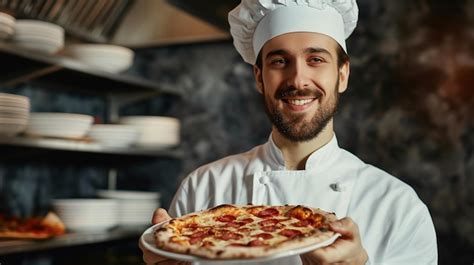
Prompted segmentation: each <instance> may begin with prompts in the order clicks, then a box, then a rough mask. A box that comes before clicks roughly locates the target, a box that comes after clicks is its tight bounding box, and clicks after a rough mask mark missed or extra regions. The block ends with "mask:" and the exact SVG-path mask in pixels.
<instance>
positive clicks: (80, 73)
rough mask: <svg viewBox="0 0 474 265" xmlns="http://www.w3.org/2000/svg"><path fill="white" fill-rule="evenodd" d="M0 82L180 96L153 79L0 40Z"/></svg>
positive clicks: (94, 92) (10, 84)
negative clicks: (107, 70) (36, 51)
mask: <svg viewBox="0 0 474 265" xmlns="http://www.w3.org/2000/svg"><path fill="white" fill-rule="evenodd" d="M0 72H1V73H2V74H1V76H0V86H13V85H17V84H21V83H24V82H28V81H34V82H37V83H40V84H49V85H53V84H55V85H54V86H56V87H58V88H60V89H63V90H65V89H74V90H80V91H83V92H85V93H92V94H101V93H102V94H112V93H113V94H117V93H134V94H137V93H148V94H160V93H164V94H169V95H174V96H181V95H180V93H179V92H177V91H176V90H174V89H172V88H170V87H166V86H162V85H158V84H157V83H156V82H153V81H151V80H146V79H143V78H140V77H136V76H131V75H128V74H126V73H124V74H112V73H108V72H105V71H101V70H100V69H95V68H93V67H90V66H88V65H86V64H84V63H82V62H79V61H76V60H74V59H71V58H67V57H62V56H59V55H47V54H41V53H35V52H32V51H27V50H23V49H20V48H18V47H15V46H13V45H11V44H8V43H1V42H0Z"/></svg>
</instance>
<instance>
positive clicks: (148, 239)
mask: <svg viewBox="0 0 474 265" xmlns="http://www.w3.org/2000/svg"><path fill="white" fill-rule="evenodd" d="M167 222H168V221H164V222H162V223H159V224H156V225H154V226H152V227H149V228H148V229H147V230H145V232H143V234H142V236H141V237H140V242H141V243H142V245H143V247H145V248H146V249H147V250H149V251H151V252H152V253H155V254H157V255H160V256H163V257H167V258H170V259H175V260H181V261H188V262H205V263H215V264H232V263H234V264H235V263H239V264H240V263H253V262H264V261H271V260H274V259H279V258H284V257H289V256H294V255H300V254H303V253H307V252H310V251H313V250H315V249H318V248H322V247H325V246H329V245H331V244H332V243H334V241H336V239H337V238H338V237H340V236H341V235H340V234H335V235H334V236H333V237H331V238H329V239H328V240H326V241H323V242H321V243H319V244H314V245H311V246H307V247H302V248H297V249H291V250H286V251H283V252H280V253H277V254H273V255H269V256H267V257H261V258H255V259H239V260H209V259H205V258H202V257H198V256H193V255H186V254H178V253H174V252H170V251H166V250H162V249H159V248H157V247H156V246H155V239H154V238H153V231H155V229H156V228H158V227H161V226H162V225H164V224H166V223H167Z"/></svg>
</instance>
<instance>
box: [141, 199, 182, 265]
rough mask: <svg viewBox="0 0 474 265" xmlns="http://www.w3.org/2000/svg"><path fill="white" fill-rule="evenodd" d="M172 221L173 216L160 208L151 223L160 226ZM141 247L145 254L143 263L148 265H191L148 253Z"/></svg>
mask: <svg viewBox="0 0 474 265" xmlns="http://www.w3.org/2000/svg"><path fill="white" fill-rule="evenodd" d="M169 219H171V216H169V214H168V212H166V210H165V209H162V208H159V209H156V211H155V212H154V213H153V218H152V219H151V222H152V223H153V224H158V223H161V222H164V221H166V220H169ZM139 247H140V249H141V250H142V252H143V261H144V262H145V263H146V264H147V265H151V264H153V265H154V264H160V265H178V264H179V265H181V264H183V265H184V264H189V263H187V262H180V261H176V260H170V259H168V258H165V257H162V256H159V255H156V254H154V253H152V252H150V251H148V250H147V249H146V248H144V247H143V245H142V243H141V242H140V243H139Z"/></svg>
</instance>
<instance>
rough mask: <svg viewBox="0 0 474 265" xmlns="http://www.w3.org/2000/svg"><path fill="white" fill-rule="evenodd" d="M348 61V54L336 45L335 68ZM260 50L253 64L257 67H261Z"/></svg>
mask: <svg viewBox="0 0 474 265" xmlns="http://www.w3.org/2000/svg"><path fill="white" fill-rule="evenodd" d="M348 61H349V55H347V53H346V52H345V51H344V49H342V47H341V45H337V68H341V67H342V65H343V64H344V63H346V62H348ZM262 64H263V62H262V50H260V52H259V53H258V55H257V61H256V62H255V65H256V66H257V67H258V68H259V69H262Z"/></svg>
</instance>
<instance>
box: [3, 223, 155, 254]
mask: <svg viewBox="0 0 474 265" xmlns="http://www.w3.org/2000/svg"><path fill="white" fill-rule="evenodd" d="M145 229H146V227H142V226H137V227H117V228H114V229H112V230H109V231H95V232H81V233H79V232H77V233H67V234H65V235H62V236H58V237H55V238H52V239H49V240H25V239H23V240H16V239H10V240H1V241H0V255H7V254H14V253H25V252H28V251H35V250H47V249H54V248H59V247H67V246H76V245H84V244H93V243H100V242H107V241H113V240H119V239H123V238H134V237H137V238H138V237H139V236H140V235H141V233H142V232H143V231H144V230H145Z"/></svg>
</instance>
